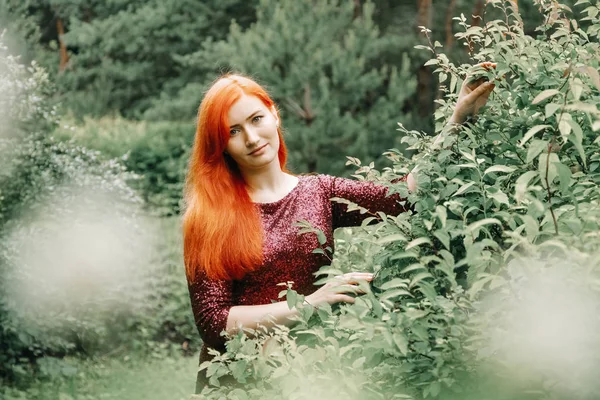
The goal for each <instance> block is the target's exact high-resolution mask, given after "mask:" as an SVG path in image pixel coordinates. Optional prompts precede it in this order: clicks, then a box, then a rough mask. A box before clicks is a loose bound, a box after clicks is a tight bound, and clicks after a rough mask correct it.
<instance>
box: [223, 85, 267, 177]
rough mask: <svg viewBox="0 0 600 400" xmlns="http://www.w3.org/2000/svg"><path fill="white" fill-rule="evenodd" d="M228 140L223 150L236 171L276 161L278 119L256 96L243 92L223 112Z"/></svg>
mask: <svg viewBox="0 0 600 400" xmlns="http://www.w3.org/2000/svg"><path fill="white" fill-rule="evenodd" d="M227 122H228V125H229V135H230V136H229V142H228V143H227V148H226V151H227V153H229V155H230V156H231V158H233V160H234V161H235V162H236V163H237V165H238V167H239V168H240V170H242V171H243V170H246V171H250V170H257V169H260V168H262V167H265V166H267V165H269V164H271V163H272V162H277V163H279V158H278V156H277V153H278V151H279V136H278V133H277V126H278V125H279V119H278V118H277V114H276V113H275V110H271V109H269V108H267V107H266V106H265V105H264V103H263V102H262V101H261V100H260V99H259V98H257V97H254V96H248V95H243V96H242V97H241V98H240V99H239V100H238V101H236V102H235V103H234V104H233V105H232V106H231V108H230V109H229V113H228V114H227Z"/></svg>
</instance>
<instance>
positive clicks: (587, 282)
mask: <svg viewBox="0 0 600 400" xmlns="http://www.w3.org/2000/svg"><path fill="white" fill-rule="evenodd" d="M101 3H104V2H84V1H63V0H54V1H22V0H20V1H14V0H0V11H1V12H0V20H1V21H2V23H3V25H4V26H6V27H7V31H6V33H5V34H4V36H2V37H0V88H1V89H2V92H3V97H2V98H0V118H1V119H2V120H3V125H2V126H1V127H0V341H1V342H2V345H3V349H5V351H3V352H2V353H1V354H0V383H1V384H2V387H3V389H0V395H1V396H3V398H8V399H20V398H55V397H56V396H58V394H57V393H53V394H48V393H46V394H43V393H42V392H43V391H40V390H39V389H36V385H37V384H38V383H39V382H43V381H65V380H69V381H70V382H74V380H73V379H75V378H74V377H76V376H77V375H78V374H79V373H81V371H79V370H78V367H77V365H78V364H77V363H75V364H73V362H72V361H71V360H73V359H78V360H84V359H91V360H106V359H107V358H108V359H114V360H122V359H123V357H126V358H129V357H130V356H131V355H132V354H144V355H150V357H153V358H155V359H160V360H167V359H173V357H178V356H180V355H181V354H184V355H188V356H189V355H194V357H195V352H197V350H198V348H199V345H200V343H199V339H198V335H197V332H196V330H195V329H196V328H195V326H194V324H193V319H192V313H191V307H190V304H189V299H188V293H187V288H186V285H185V276H184V269H183V264H182V256H181V248H182V247H181V238H180V230H179V229H180V228H179V219H178V215H179V213H180V211H181V207H182V204H181V190H182V187H183V179H184V176H185V169H186V166H187V158H188V156H189V150H190V147H191V143H192V140H193V135H194V117H195V113H196V108H197V105H198V103H199V100H200V98H201V95H202V92H203V90H205V88H206V87H207V84H208V83H210V82H211V81H212V80H213V79H214V78H215V77H216V76H218V74H219V73H221V72H223V71H228V70H235V71H239V72H242V73H247V74H250V75H251V76H253V77H255V78H257V79H258V80H259V81H260V82H263V83H265V84H266V86H267V87H268V88H269V90H270V91H271V93H272V94H273V97H274V99H275V100H276V102H277V103H278V104H279V105H280V107H281V109H282V110H281V111H282V115H283V125H284V127H285V129H286V143H287V144H288V146H289V148H290V160H291V169H292V171H294V172H297V173H303V172H315V171H316V172H324V173H332V174H336V175H350V174H351V175H353V176H354V177H355V178H356V179H361V180H362V179H367V180H373V181H376V182H380V183H381V184H385V185H389V186H390V190H391V191H392V192H399V193H401V194H402V195H403V197H406V198H407V199H408V201H409V202H410V203H411V204H413V210H412V211H410V212H407V213H403V214H400V215H398V216H393V215H385V214H383V213H373V214H370V215H369V216H368V218H367V219H366V220H365V222H364V223H363V224H362V226H360V227H357V228H353V229H340V230H338V231H337V232H336V248H335V254H331V251H330V249H320V248H319V249H315V251H318V252H322V253H325V254H328V256H329V257H330V259H331V263H330V265H326V266H323V267H322V268H321V270H320V275H319V279H320V280H321V281H325V280H326V279H328V278H329V277H331V276H333V275H337V274H339V273H345V272H350V271H369V272H374V273H375V274H376V279H375V280H374V282H373V284H372V285H368V286H365V287H364V289H365V291H366V292H367V294H366V295H364V296H360V297H359V298H358V300H357V301H356V303H355V304H353V305H341V306H339V305H338V306H334V307H327V306H324V307H320V308H319V309H318V310H317V309H314V308H312V307H311V306H310V305H303V296H301V295H299V294H297V293H296V292H295V291H294V286H293V283H290V282H282V288H281V295H280V296H281V298H282V299H287V302H288V304H289V306H290V307H297V308H298V309H299V310H300V311H301V313H300V314H301V316H300V317H299V318H298V322H297V324H295V325H294V326H292V327H291V328H287V327H278V328H276V329H274V330H271V331H268V332H267V331H266V330H261V329H259V330H257V331H254V332H245V333H240V334H239V335H237V336H236V337H233V338H231V340H230V341H229V342H228V344H227V351H226V352H225V353H224V354H222V355H221V354H219V355H217V356H216V357H215V359H214V360H213V361H212V362H207V363H204V364H203V365H202V366H201V368H202V369H203V370H206V373H207V375H208V376H209V378H210V382H211V385H210V386H209V387H207V388H205V389H204V391H203V393H202V394H201V395H200V397H199V398H203V399H205V398H206V399H212V398H214V399H221V398H228V399H255V398H256V399H263V398H290V399H307V398H315V397H319V398H320V397H323V398H333V399H336V398H349V399H385V398H398V399H402V398H406V399H409V398H414V399H420V398H442V399H454V398H456V399H471V398H472V399H481V398H489V399H509V398H510V399H514V398H518V399H563V398H569V399H590V398H594V397H595V394H596V393H598V391H599V390H600V387H599V383H598V382H597V379H595V375H596V374H595V371H597V368H598V367H599V366H600V350H598V349H600V343H599V342H600V339H599V336H598V335H597V334H596V332H597V331H598V329H600V322H598V318H597V304H600V301H599V300H600V265H599V261H598V260H600V247H599V245H598V243H599V242H598V236H599V234H600V208H599V207H600V206H599V202H600V190H599V189H598V188H599V187H600V175H599V174H600V152H599V151H598V149H599V147H598V144H599V141H600V139H598V132H600V109H599V108H598V104H600V75H599V73H598V71H599V69H600V40H599V33H600V4H599V3H598V2H597V1H594V0H579V1H577V2H576V3H575V2H567V3H565V4H563V3H559V2H558V1H555V0H539V1H535V2H534V3H533V4H525V3H523V2H522V3H520V4H519V3H517V1H516V0H511V1H503V0H490V1H487V2H485V3H484V2H483V1H475V2H466V1H461V0H455V1H449V2H448V4H446V5H445V6H444V9H443V10H444V12H440V13H434V12H433V4H432V2H431V1H427V0H421V1H418V2H417V4H416V5H414V4H411V5H410V6H408V5H398V4H396V2H394V1H383V0H380V1H372V2H371V1H364V2H363V1H341V0H315V1H308V0H306V1H305V0H302V1H295V2H277V1H272V0H260V1H235V0H229V1H194V0H179V1H172V2H162V1H158V0H156V1H154V0H153V1H148V2H144V3H143V4H141V5H137V4H136V5H133V4H130V3H131V2H129V1H127V0H116V1H111V2H108V3H107V4H101ZM392 15H399V16H401V17H398V18H400V20H394V19H393V18H392V17H391V16H392ZM232 20H233V21H232ZM407 22H409V23H407ZM407 26H408V28H407ZM437 26H440V27H442V28H441V29H434V27H437ZM7 45H8V46H11V48H10V49H9V48H7ZM15 47H18V48H20V49H21V54H23V56H22V57H21V58H17V57H14V56H11V55H10V54H11V51H12V49H13V48H15ZM32 60H35V61H33V62H31V61H32ZM483 61H492V62H494V63H496V68H494V69H489V70H483V69H482V70H476V71H473V69H472V65H473V64H477V63H480V62H483ZM465 79H483V80H490V81H493V82H495V85H496V87H495V90H494V92H493V94H492V96H491V97H490V99H489V101H488V104H487V106H486V107H485V108H484V109H483V110H482V111H481V112H480V113H479V115H478V116H477V117H476V118H473V119H471V120H469V121H468V122H467V123H465V124H464V125H463V126H461V127H460V128H458V130H455V129H449V127H448V126H447V125H446V122H447V118H448V117H449V115H450V114H451V110H452V107H453V104H454V102H455V101H456V97H457V94H458V91H459V90H460V87H461V84H462V83H463V81H464V80H465ZM426 116H429V117H431V116H433V118H427V117H426ZM437 135H440V136H441V140H440V141H438V142H437V144H436V145H434V144H433V142H434V137H436V136H437ZM344 155H346V156H348V157H346V158H344ZM344 164H345V165H344ZM410 171H413V173H414V174H415V175H416V177H417V180H418V186H419V189H418V191H417V192H415V193H409V192H408V191H407V188H406V186H405V184H403V183H398V184H394V185H391V184H389V183H388V182H390V181H392V180H393V179H395V178H398V177H400V176H403V175H406V174H407V173H408V172H410ZM352 207H357V208H358V209H360V207H358V206H352ZM360 210H361V212H364V213H370V212H369V211H367V210H364V209H360ZM302 234H309V235H317V237H319V236H320V235H319V232H318V231H317V230H315V229H312V228H311V227H310V226H303V229H302ZM81 265H84V266H85V268H86V269H81V268H80V266H81ZM65 266H67V267H65ZM98 363H100V361H98ZM140 364H141V366H143V363H140ZM73 365H75V366H73ZM113 365H114V364H113ZM161 373H162V372H161ZM178 373H179V374H181V373H182V372H178ZM194 377H195V369H193V368H192V369H191V370H190V371H189V381H190V383H189V388H190V390H189V391H190V392H191V388H192V387H193V379H194ZM224 378H225V379H224ZM232 379H233V380H234V381H235V382H236V383H235V384H234V385H233V386H231V385H222V383H223V382H224V381H231V380H232ZM62 390H63V389H61V392H60V393H63V391H62ZM75 393H76V392H72V394H73V396H74V397H75V396H76V394H75ZM63 394H64V393H63ZM63 394H60V395H61V396H63ZM44 396H46V397H44ZM52 396H55V397H52ZM67 398H68V397H67ZM89 398H94V395H93V394H90V395H89Z"/></svg>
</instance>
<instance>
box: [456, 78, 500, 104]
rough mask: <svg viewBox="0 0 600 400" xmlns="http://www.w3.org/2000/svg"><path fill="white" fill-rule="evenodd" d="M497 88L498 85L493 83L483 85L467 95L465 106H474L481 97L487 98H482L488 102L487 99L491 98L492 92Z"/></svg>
mask: <svg viewBox="0 0 600 400" xmlns="http://www.w3.org/2000/svg"><path fill="white" fill-rule="evenodd" d="M495 87H496V85H495V84H494V83H492V82H485V83H482V84H481V85H479V86H478V87H477V88H476V89H474V90H473V91H472V92H471V93H469V94H468V95H466V96H465V98H464V100H463V101H464V103H465V104H469V105H470V104H474V103H475V101H477V100H478V99H479V98H480V97H481V96H485V97H482V99H485V100H487V98H488V97H489V96H490V93H492V90H494V88H495Z"/></svg>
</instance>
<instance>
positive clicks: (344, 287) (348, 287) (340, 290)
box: [305, 272, 373, 308]
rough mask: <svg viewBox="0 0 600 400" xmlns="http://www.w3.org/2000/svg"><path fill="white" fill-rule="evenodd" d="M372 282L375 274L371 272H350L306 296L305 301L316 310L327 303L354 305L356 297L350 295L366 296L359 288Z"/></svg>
mask: <svg viewBox="0 0 600 400" xmlns="http://www.w3.org/2000/svg"><path fill="white" fill-rule="evenodd" d="M372 280H373V274H372V273H370V272H350V273H347V274H344V275H338V276H336V277H335V278H333V279H332V280H331V281H329V282H327V283H326V284H325V285H323V287H321V288H319V289H318V290H317V291H316V292H314V293H313V294H310V295H308V296H306V298H305V299H306V302H307V303H308V304H310V305H311V306H313V307H315V308H318V307H319V306H320V305H321V304H325V303H327V304H335V303H342V302H343V303H354V301H355V299H354V297H352V296H349V295H348V294H349V293H352V294H364V293H365V292H364V290H362V289H360V288H359V286H358V284H359V282H360V281H367V282H370V281H372Z"/></svg>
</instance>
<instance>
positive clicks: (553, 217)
mask: <svg viewBox="0 0 600 400" xmlns="http://www.w3.org/2000/svg"><path fill="white" fill-rule="evenodd" d="M553 145H554V138H553V139H552V143H550V145H549V146H548V157H546V176H545V177H544V180H545V181H546V191H547V193H548V207H549V208H550V214H552V221H553V222H554V232H555V233H556V235H558V223H557V222H556V215H554V209H553V208H552V193H551V192H550V182H548V171H549V170H550V153H551V152H552V147H553Z"/></svg>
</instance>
